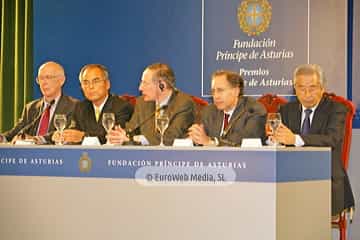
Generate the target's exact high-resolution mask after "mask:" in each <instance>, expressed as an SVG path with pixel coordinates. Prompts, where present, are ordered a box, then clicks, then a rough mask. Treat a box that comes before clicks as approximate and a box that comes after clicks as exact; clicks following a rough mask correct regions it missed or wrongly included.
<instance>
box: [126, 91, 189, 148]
mask: <svg viewBox="0 0 360 240" xmlns="http://www.w3.org/2000/svg"><path fill="white" fill-rule="evenodd" d="M154 111H155V102H154V101H148V102H146V101H144V99H143V97H142V96H141V97H138V99H137V100H136V105H135V111H134V114H133V116H132V118H131V120H130V121H129V122H128V123H127V124H126V128H127V129H134V130H135V129H137V131H136V134H141V135H144V136H145V137H146V138H147V140H148V141H149V143H150V144H151V145H159V143H160V133H159V132H158V131H157V130H156V129H155V116H154ZM166 112H167V113H168V115H169V127H168V128H167V129H166V131H165V134H164V144H165V145H172V144H173V142H174V139H175V138H184V137H185V136H186V134H187V129H188V128H189V127H190V126H191V125H192V124H193V122H194V119H195V105H194V102H193V101H192V99H191V97H190V96H189V95H187V94H184V93H182V92H180V91H174V92H173V94H172V96H171V97H170V100H169V103H168V107H167V109H166ZM144 120H146V121H145V122H144V123H143V125H142V126H139V125H140V124H141V123H142V122H143V121H144Z"/></svg>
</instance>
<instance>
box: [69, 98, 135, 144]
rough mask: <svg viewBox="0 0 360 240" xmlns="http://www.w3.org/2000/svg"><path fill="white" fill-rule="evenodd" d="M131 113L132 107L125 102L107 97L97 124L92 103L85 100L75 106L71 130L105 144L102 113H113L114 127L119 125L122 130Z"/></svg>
mask: <svg viewBox="0 0 360 240" xmlns="http://www.w3.org/2000/svg"><path fill="white" fill-rule="evenodd" d="M132 112H133V107H132V105H131V104H130V103H128V102H127V101H126V100H124V99H122V98H120V97H119V96H116V95H109V97H108V99H107V100H106V102H105V104H104V107H103V109H102V111H101V114H100V117H99V121H98V122H97V121H96V118H95V111H94V107H93V104H92V102H90V101H89V100H87V99H85V100H84V101H82V102H79V103H78V104H77V105H76V108H75V113H74V114H73V118H72V121H71V128H73V129H77V130H80V131H83V132H85V136H96V137H98V138H99V141H100V142H101V143H102V144H104V143H105V142H106V130H105V128H104V127H103V125H102V115H103V113H114V114H115V125H120V126H121V127H122V128H123V127H125V122H126V121H128V120H129V119H130V116H131V114H132Z"/></svg>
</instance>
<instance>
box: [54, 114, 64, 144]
mask: <svg viewBox="0 0 360 240" xmlns="http://www.w3.org/2000/svg"><path fill="white" fill-rule="evenodd" d="M66 121H67V120H66V115H65V114H55V116H54V126H55V128H56V130H57V131H58V132H59V133H60V139H59V141H57V142H55V144H56V145H64V136H63V132H64V129H65V127H66Z"/></svg>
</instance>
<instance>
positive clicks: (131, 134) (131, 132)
mask: <svg viewBox="0 0 360 240" xmlns="http://www.w3.org/2000/svg"><path fill="white" fill-rule="evenodd" d="M167 108H168V105H163V106H161V107H160V108H158V109H156V110H155V111H154V112H152V113H151V114H150V115H149V116H148V117H147V118H145V119H144V120H142V121H141V122H140V123H139V124H137V125H135V127H133V128H128V129H126V130H125V131H126V135H127V137H128V138H129V141H127V142H124V143H123V145H141V143H139V142H136V141H134V133H135V131H136V130H137V129H139V128H140V127H142V126H143V125H144V124H145V123H146V122H147V121H149V120H150V119H151V118H152V117H154V116H155V114H156V113H158V112H159V111H162V110H166V109H167Z"/></svg>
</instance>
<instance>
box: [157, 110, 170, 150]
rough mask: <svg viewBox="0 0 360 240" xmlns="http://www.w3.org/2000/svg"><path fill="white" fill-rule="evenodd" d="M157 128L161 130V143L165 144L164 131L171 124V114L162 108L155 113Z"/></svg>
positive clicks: (161, 144)
mask: <svg viewBox="0 0 360 240" xmlns="http://www.w3.org/2000/svg"><path fill="white" fill-rule="evenodd" d="M155 124H156V129H157V130H158V131H159V132H160V145H159V146H165V145H164V133H165V131H166V129H167V128H168V126H169V115H168V114H167V113H166V112H165V111H164V110H160V111H158V112H157V113H156V114H155Z"/></svg>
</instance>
